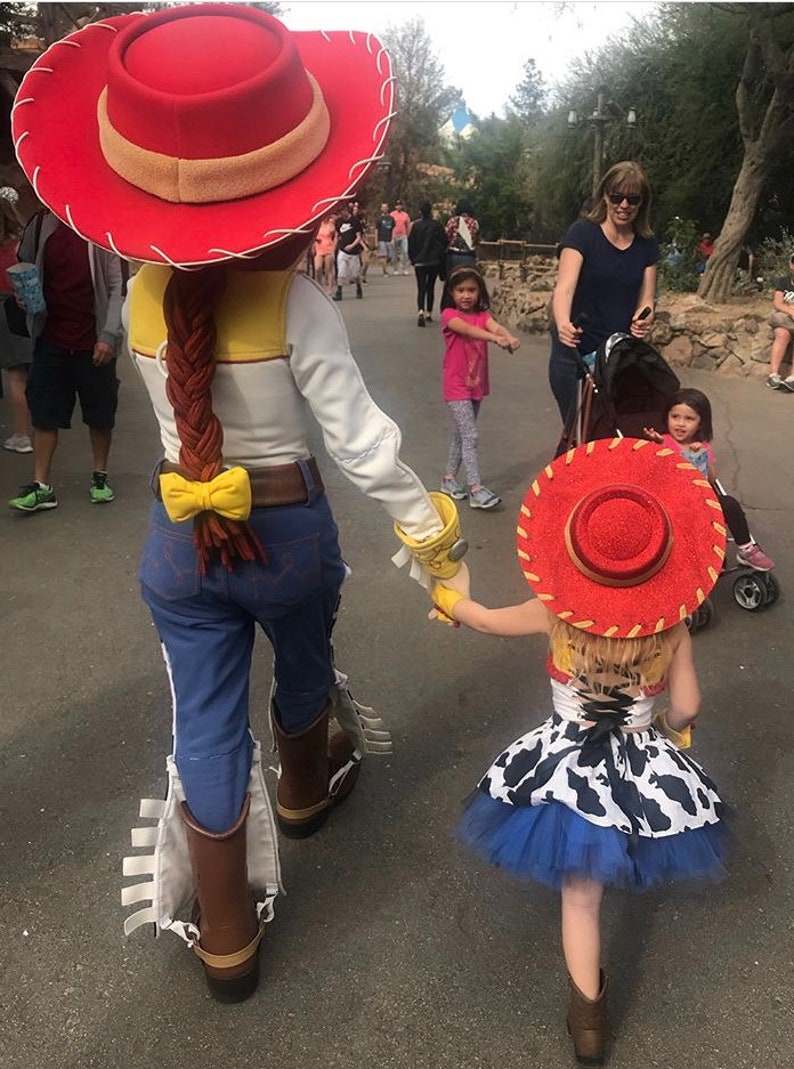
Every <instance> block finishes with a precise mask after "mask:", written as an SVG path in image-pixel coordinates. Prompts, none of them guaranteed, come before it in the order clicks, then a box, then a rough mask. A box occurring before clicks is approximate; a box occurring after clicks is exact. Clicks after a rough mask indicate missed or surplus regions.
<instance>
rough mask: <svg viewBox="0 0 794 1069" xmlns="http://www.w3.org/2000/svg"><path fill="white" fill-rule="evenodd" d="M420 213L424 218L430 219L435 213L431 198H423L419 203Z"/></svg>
mask: <svg viewBox="0 0 794 1069" xmlns="http://www.w3.org/2000/svg"><path fill="white" fill-rule="evenodd" d="M419 214H420V215H421V216H422V218H423V219H429V218H430V216H431V215H432V214H433V205H432V204H431V203H430V201H429V200H423V201H422V203H421V204H420V205H419Z"/></svg>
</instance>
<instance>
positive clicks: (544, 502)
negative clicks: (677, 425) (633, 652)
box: [517, 438, 726, 638]
mask: <svg viewBox="0 0 794 1069" xmlns="http://www.w3.org/2000/svg"><path fill="white" fill-rule="evenodd" d="M725 535H726V532H725V524H724V521H723V516H722V509H721V508H720V504H719V502H718V500H717V497H716V494H715V493H714V490H713V489H712V487H711V484H710V483H709V482H708V480H707V479H704V478H703V477H702V476H701V475H700V473H699V472H698V471H697V469H696V468H694V467H693V466H692V465H691V464H689V463H687V462H686V461H684V460H683V459H682V457H681V455H680V453H678V452H677V451H676V450H672V449H668V448H666V447H662V446H658V445H656V444H654V443H652V442H647V441H641V440H639V439H635V438H613V439H601V440H598V441H594V442H588V443H587V444H586V445H582V446H579V447H578V448H576V449H572V450H570V451H569V452H568V453H566V454H564V455H563V456H561V457H558V458H557V459H556V460H555V461H553V463H551V464H549V465H548V467H546V468H544V469H543V471H542V472H541V473H540V474H539V475H538V476H537V478H536V479H535V480H534V482H533V483H532V485H531V487H530V488H529V490H528V491H527V495H526V497H525V498H524V502H523V504H522V506H521V511H520V513H519V517H518V529H517V544H518V557H519V563H520V565H521V569H522V571H523V572H524V576H525V578H526V580H527V582H528V583H529V585H530V586H531V587H532V589H533V590H534V591H535V594H536V595H537V597H538V598H540V599H541V600H542V601H544V602H545V604H546V606H547V608H548V609H549V611H550V612H552V613H554V615H555V616H559V617H560V619H562V620H565V621H567V622H568V623H569V624H571V625H573V626H574V627H578V628H581V629H582V630H583V631H588V632H590V633H591V634H594V635H603V636H605V637H607V638H637V637H641V636H645V635H653V634H658V633H659V632H661V631H666V630H668V629H669V628H671V627H674V626H675V625H676V624H678V623H679V622H680V621H682V620H684V619H685V617H686V616H688V615H689V614H690V613H692V612H694V610H695V609H696V608H697V606H698V605H700V604H701V602H702V601H704V600H705V598H706V597H707V595H708V593H709V591H710V590H711V589H712V587H713V586H714V584H715V583H716V581H717V577H718V575H719V572H720V569H721V567H722V562H723V559H724V557H725Z"/></svg>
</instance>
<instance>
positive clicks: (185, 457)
mask: <svg viewBox="0 0 794 1069" xmlns="http://www.w3.org/2000/svg"><path fill="white" fill-rule="evenodd" d="M228 281H229V271H228V268H227V267H226V265H224V264H221V265H218V266H212V267H203V268H201V270H199V271H174V272H173V274H172V275H171V278H170V280H169V282H168V286H167V287H166V290H165V296H164V298H163V312H164V315H165V324H166V328H167V330H168V349H167V351H166V362H167V365H168V380H167V384H166V393H167V396H168V400H169V401H170V402H171V405H172V407H173V409H174V417H175V419H176V429H177V434H178V435H179V441H180V443H181V444H180V448H179V466H180V467H181V468H182V471H183V472H184V474H185V476H186V478H188V479H193V480H195V481H197V482H209V481H210V480H211V479H214V478H215V476H216V475H218V474H219V472H220V471H221V469H222V466H223V428H222V427H221V424H220V422H219V420H218V417H217V416H216V415H215V413H214V412H213V411H212V380H213V378H214V377H215V346H216V340H217V330H216V326H215V310H216V308H217V307H218V305H219V304H220V301H221V299H222V297H223V294H224V293H225V291H226V286H227V284H228ZM193 540H194V542H195V546H196V552H197V553H198V555H199V561H200V567H201V572H202V574H206V570H207V566H208V565H209V563H210V561H211V560H212V558H213V556H218V557H219V558H220V560H221V561H222V563H223V564H224V565H225V566H226V568H227V570H228V571H232V569H233V567H234V562H235V559H240V560H261V561H262V562H263V563H265V562H266V561H267V557H266V554H265V551H264V549H263V547H262V546H261V545H260V543H259V540H258V539H257V537H256V535H255V534H254V533H253V531H252V530H251V528H250V527H249V525H248V524H247V523H240V522H238V521H236V520H228V519H226V518H225V517H223V516H219V515H218V514H217V513H216V512H208V511H205V512H200V513H199V514H198V515H197V516H196V518H195V519H194V521H193Z"/></svg>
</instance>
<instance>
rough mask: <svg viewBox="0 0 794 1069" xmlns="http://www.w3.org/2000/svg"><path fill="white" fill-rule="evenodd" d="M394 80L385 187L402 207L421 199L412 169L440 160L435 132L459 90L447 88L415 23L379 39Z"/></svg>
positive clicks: (420, 179) (418, 177) (417, 172)
mask: <svg viewBox="0 0 794 1069" xmlns="http://www.w3.org/2000/svg"><path fill="white" fill-rule="evenodd" d="M383 38H384V43H385V44H386V46H387V48H388V49H389V52H390V54H391V58H392V64H393V66H394V74H395V76H396V79H397V116H396V118H395V120H394V124H393V126H392V133H391V139H390V141H389V148H388V162H389V165H390V167H389V171H388V172H387V176H388V181H387V184H386V188H387V189H388V190H389V191H391V192H393V194H394V197H400V198H402V200H403V201H404V202H405V204H406V205H415V204H417V203H418V201H419V200H420V199H421V198H422V197H423V196H424V195H425V186H426V185H427V179H426V177H425V174H424V173H423V171H422V170H421V169H420V167H419V166H418V165H420V164H425V165H426V164H433V163H437V162H438V160H439V158H440V156H441V147H440V139H439V130H440V128H441V126H442V125H443V124H444V123H445V122H446V120H447V119H448V118H449V116H450V115H451V114H452V111H453V109H454V108H455V105H456V104H457V103H458V101H459V100H460V90H459V89H455V88H453V87H451V86H448V85H447V84H446V82H445V80H444V68H443V66H442V64H441V63H440V62H439V60H438V58H437V57H436V55H435V47H434V45H433V43H432V41H431V40H430V38H429V37H428V34H427V30H426V29H425V24H424V22H423V21H422V20H421V19H418V18H417V19H412V20H411V21H409V22H406V23H403V24H401V25H400V26H399V27H394V26H390V27H389V28H388V30H387V31H386V32H385V33H384V35H383Z"/></svg>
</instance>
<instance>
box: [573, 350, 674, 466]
mask: <svg viewBox="0 0 794 1069" xmlns="http://www.w3.org/2000/svg"><path fill="white" fill-rule="evenodd" d="M577 358H578V361H579V365H580V366H579V372H580V375H579V388H578V391H577V399H576V404H575V405H574V407H573V410H572V411H571V412H569V414H568V418H567V419H566V421H565V426H564V427H563V432H562V437H561V438H560V443H559V445H558V446H557V452H556V453H555V454H554V455H555V456H560V454H561V453H565V452H566V451H567V450H568V449H572V448H573V447H574V446H576V445H581V444H582V443H583V442H589V441H592V440H593V439H595V438H614V437H619V438H644V437H645V428H646V427H654V426H657V425H658V424H659V422H660V420H661V418H662V413H663V412H664V409H665V407H666V405H667V402H668V400H669V399H670V398H671V397H672V395H673V394H674V393H676V391H677V390H679V389H680V388H681V383H680V382H679V381H678V376H677V375H676V374H675V373H674V372H673V370H672V368H671V367H670V365H669V364H668V363H667V361H666V360H665V359H664V357H662V356H660V355H659V353H657V352H656V350H655V349H654V348H653V347H652V346H650V345H648V343H647V342H644V341H641V340H640V339H639V338H634V337H632V335H631V334H611V335H610V336H609V337H608V338H607V340H606V341H604V342H602V343H601V345H599V347H598V349H597V350H596V351H595V353H591V354H590V355H589V356H582V355H581V354H579V353H578V351H577Z"/></svg>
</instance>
